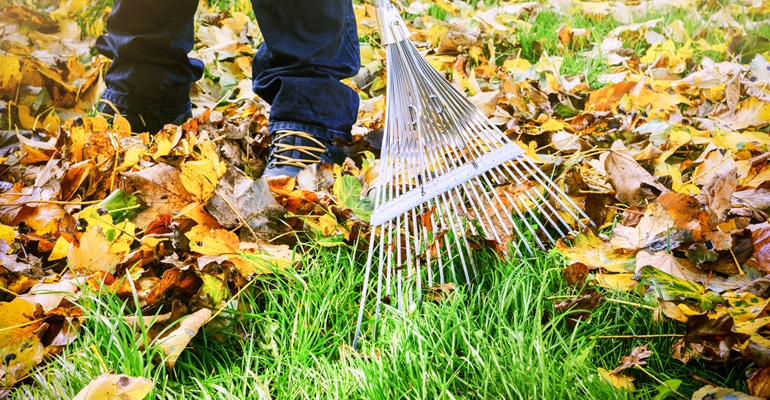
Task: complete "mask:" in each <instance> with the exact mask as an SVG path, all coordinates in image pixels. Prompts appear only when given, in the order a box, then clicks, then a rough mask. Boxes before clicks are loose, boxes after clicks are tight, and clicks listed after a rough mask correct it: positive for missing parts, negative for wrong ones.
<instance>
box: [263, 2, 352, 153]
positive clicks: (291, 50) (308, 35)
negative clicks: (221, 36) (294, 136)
mask: <svg viewBox="0 0 770 400" xmlns="http://www.w3.org/2000/svg"><path fill="white" fill-rule="evenodd" d="M251 3H252V6H253V7H254V14H255V15H256V17H257V22H258V23H259V28H260V30H261V32H262V36H263V37H264V38H265V41H264V43H263V44H262V45H261V46H260V47H259V49H258V51H257V54H256V56H255V57H254V62H253V65H252V67H253V78H254V85H253V89H254V92H255V93H256V94H258V95H259V96H260V97H262V98H263V99H265V100H266V101H267V102H269V103H270V104H271V107H270V124H269V130H270V132H275V131H277V130H283V129H289V130H298V131H304V132H308V133H310V134H312V135H314V136H316V137H319V138H322V139H325V140H333V138H334V137H335V136H336V137H340V138H342V139H345V140H348V141H350V140H351V135H350V129H351V127H352V126H353V124H354V123H355V121H356V118H357V116H358V103H359V97H358V94H357V93H356V92H355V91H354V90H352V89H351V88H350V87H348V86H346V85H344V84H342V83H341V82H340V80H341V79H345V78H348V77H350V76H353V75H355V74H356V73H357V72H358V70H359V67H360V65H361V59H360V55H359V45H358V33H357V28H356V20H355V15H354V13H353V5H352V2H351V0H283V1H280V2H276V1H275V0H252V2H251Z"/></svg>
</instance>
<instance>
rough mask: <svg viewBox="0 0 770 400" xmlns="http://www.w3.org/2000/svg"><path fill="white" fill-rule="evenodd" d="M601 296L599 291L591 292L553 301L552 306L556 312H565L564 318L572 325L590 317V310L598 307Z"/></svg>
mask: <svg viewBox="0 0 770 400" xmlns="http://www.w3.org/2000/svg"><path fill="white" fill-rule="evenodd" d="M603 297H604V296H603V295H602V294H601V292H591V293H588V294H584V295H581V296H576V297H575V298H572V299H569V300H564V301H560V302H558V303H554V305H553V308H554V309H555V310H556V311H557V312H560V313H566V314H567V315H566V317H565V320H566V321H567V323H568V324H569V325H570V326H574V325H575V324H576V323H578V322H580V321H587V320H588V319H589V318H590V317H591V311H593V310H595V309H596V308H597V307H599V305H600V304H601V302H602V298H603Z"/></svg>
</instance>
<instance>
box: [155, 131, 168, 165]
mask: <svg viewBox="0 0 770 400" xmlns="http://www.w3.org/2000/svg"><path fill="white" fill-rule="evenodd" d="M155 146H156V150H155V153H154V154H153V155H152V158H153V160H156V161H157V160H158V159H159V158H161V157H166V156H167V155H169V154H171V149H172V146H171V141H169V140H168V139H166V138H158V137H156V140H155Z"/></svg>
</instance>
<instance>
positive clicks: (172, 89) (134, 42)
mask: <svg viewBox="0 0 770 400" xmlns="http://www.w3.org/2000/svg"><path fill="white" fill-rule="evenodd" d="M197 6H198V0H115V4H114V7H113V9H112V12H111V13H110V15H109V17H107V34H106V35H103V36H101V37H99V38H98V39H97V41H96V48H97V50H98V51H99V52H100V53H101V54H103V55H105V56H106V57H108V58H110V59H112V64H111V65H110V67H109V69H108V70H107V73H106V74H105V76H104V79H105V83H106V84H107V89H106V90H105V91H104V93H102V98H103V99H106V100H109V101H111V102H113V103H115V104H116V105H117V106H119V107H121V108H124V109H128V110H130V111H133V112H135V113H138V114H142V115H144V116H148V117H160V118H162V119H173V118H175V117H177V116H179V115H180V114H183V113H185V112H187V111H189V110H190V108H191V104H190V88H191V87H192V84H193V82H195V81H197V80H198V79H200V77H201V76H202V74H203V63H202V62H201V61H200V60H196V59H190V58H188V57H187V53H188V52H189V51H190V50H191V49H192V47H193V44H194V40H195V38H194V21H193V19H194V16H195V11H196V8H197Z"/></svg>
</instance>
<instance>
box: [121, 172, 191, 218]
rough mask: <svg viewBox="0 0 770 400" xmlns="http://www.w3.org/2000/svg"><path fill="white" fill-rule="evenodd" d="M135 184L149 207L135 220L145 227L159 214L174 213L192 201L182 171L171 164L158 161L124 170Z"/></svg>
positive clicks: (126, 175) (124, 174)
mask: <svg viewBox="0 0 770 400" xmlns="http://www.w3.org/2000/svg"><path fill="white" fill-rule="evenodd" d="M122 175H123V176H125V177H126V178H128V180H130V181H131V183H133V184H134V186H135V187H136V189H137V190H139V194H140V196H141V198H142V200H143V201H144V202H145V203H146V204H147V206H148V208H147V209H146V210H144V211H142V212H141V213H139V215H137V216H136V217H135V218H134V219H133V222H134V223H135V224H136V226H137V227H138V228H139V229H144V228H146V227H147V225H149V224H150V222H152V221H153V220H155V219H156V218H157V217H158V215H161V214H169V215H174V214H176V213H178V212H179V211H181V210H182V209H184V208H185V207H186V206H187V205H189V204H190V203H192V195H190V193H189V192H188V191H187V189H185V186H184V184H182V180H181V178H180V171H179V169H177V168H174V167H172V166H171V165H168V164H164V163H158V164H155V165H153V166H152V167H149V168H146V169H143V170H140V171H137V172H123V173H122Z"/></svg>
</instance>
